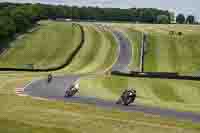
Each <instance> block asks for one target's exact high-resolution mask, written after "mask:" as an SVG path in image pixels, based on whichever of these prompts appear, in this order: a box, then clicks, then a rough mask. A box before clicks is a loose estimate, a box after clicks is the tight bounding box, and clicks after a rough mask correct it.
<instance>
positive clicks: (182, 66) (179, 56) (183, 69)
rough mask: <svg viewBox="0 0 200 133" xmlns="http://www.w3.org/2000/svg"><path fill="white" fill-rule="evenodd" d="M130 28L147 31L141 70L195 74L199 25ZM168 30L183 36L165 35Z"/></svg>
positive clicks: (199, 54)
mask: <svg viewBox="0 0 200 133" xmlns="http://www.w3.org/2000/svg"><path fill="white" fill-rule="evenodd" d="M133 27H134V26H133ZM133 29H137V30H141V31H145V32H148V46H147V53H146V55H145V68H144V69H145V71H150V72H178V73H181V74H189V75H191V74H199V70H200V60H199V57H200V47H199V45H200V40H199V37H200V33H199V30H200V26H195V25H194V26H191V25H189V26H188V25H136V26H135V27H134V28H133ZM169 31H175V32H176V33H178V32H182V33H183V35H182V36H179V35H177V34H175V35H169Z"/></svg>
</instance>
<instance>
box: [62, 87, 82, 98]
mask: <svg viewBox="0 0 200 133" xmlns="http://www.w3.org/2000/svg"><path fill="white" fill-rule="evenodd" d="M78 92H79V86H78V85H75V86H74V85H72V86H71V87H69V88H68V89H67V90H66V92H65V97H72V96H74V95H75V94H76V93H78Z"/></svg>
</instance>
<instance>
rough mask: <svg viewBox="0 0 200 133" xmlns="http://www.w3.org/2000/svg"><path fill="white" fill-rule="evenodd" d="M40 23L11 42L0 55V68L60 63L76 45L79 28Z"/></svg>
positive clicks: (43, 66) (77, 43)
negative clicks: (32, 30)
mask: <svg viewBox="0 0 200 133" xmlns="http://www.w3.org/2000/svg"><path fill="white" fill-rule="evenodd" d="M40 25H41V26H40V29H39V30H37V31H34V32H32V33H28V34H25V35H24V37H23V38H21V39H17V40H16V41H14V42H12V47H11V48H10V49H9V50H8V51H7V52H6V53H5V54H3V55H2V56H0V68H2V67H4V68H5V67H8V68H24V67H25V66H26V65H27V64H33V65H34V68H39V69H46V68H52V67H57V66H61V65H62V64H64V63H65V61H66V60H67V59H68V58H69V56H70V54H71V53H72V52H73V51H74V50H75V49H76V48H77V47H78V46H79V44H80V41H81V30H80V27H78V26H72V24H71V23H65V22H52V21H42V22H40Z"/></svg>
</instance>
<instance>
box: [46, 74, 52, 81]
mask: <svg viewBox="0 0 200 133" xmlns="http://www.w3.org/2000/svg"><path fill="white" fill-rule="evenodd" d="M52 79H53V76H52V74H51V73H50V74H49V75H48V77H47V82H48V83H50V82H51V81H52Z"/></svg>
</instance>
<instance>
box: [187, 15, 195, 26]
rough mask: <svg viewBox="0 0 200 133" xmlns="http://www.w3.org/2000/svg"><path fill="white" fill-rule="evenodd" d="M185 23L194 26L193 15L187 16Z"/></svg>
mask: <svg viewBox="0 0 200 133" xmlns="http://www.w3.org/2000/svg"><path fill="white" fill-rule="evenodd" d="M186 23H188V24H195V23H196V20H195V17H194V16H193V15H189V16H188V17H187V19H186Z"/></svg>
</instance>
